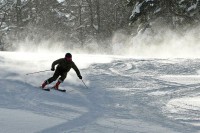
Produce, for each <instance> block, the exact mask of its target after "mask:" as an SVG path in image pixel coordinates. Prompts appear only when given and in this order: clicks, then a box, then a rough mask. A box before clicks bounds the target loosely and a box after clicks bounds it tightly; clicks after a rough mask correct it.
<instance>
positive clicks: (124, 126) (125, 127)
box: [0, 52, 200, 133]
mask: <svg viewBox="0 0 200 133" xmlns="http://www.w3.org/2000/svg"><path fill="white" fill-rule="evenodd" d="M64 55H65V53H43V54H41V53H26V52H0V69H1V71H0V114H1V115H0V132H2V133H3V132H4V133H13V132H15V133H27V132H28V133H200V91H199V88H200V75H199V72H200V59H186V58H179V59H158V58H149V59H148V58H145V59H144V58H141V59H139V58H137V59H136V58H133V57H120V56H114V55H87V54H74V53H72V55H73V60H74V62H75V63H76V64H77V66H78V67H79V68H80V71H81V74H82V76H83V80H84V81H85V83H86V85H87V86H88V87H89V89H87V88H85V86H84V85H83V84H82V82H81V81H80V80H79V79H78V77H77V75H76V74H75V72H74V71H73V70H71V71H70V72H69V73H68V76H67V78H66V80H65V82H64V83H62V84H61V88H63V89H66V90H67V92H66V93H63V92H58V91H55V90H51V91H50V92H46V91H42V90H39V88H38V86H39V85H40V84H41V83H42V82H43V81H44V80H46V79H47V78H49V77H50V76H52V74H53V72H51V71H49V72H43V73H37V74H32V75H26V74H27V73H31V72H36V71H41V70H46V69H50V67H51V63H52V62H53V61H54V60H55V59H58V58H61V57H63V56H64ZM52 85H54V83H53V84H52Z"/></svg>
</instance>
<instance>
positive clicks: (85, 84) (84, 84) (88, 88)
mask: <svg viewBox="0 0 200 133" xmlns="http://www.w3.org/2000/svg"><path fill="white" fill-rule="evenodd" d="M81 81H82V82H83V84H84V85H85V87H86V88H87V89H89V88H88V87H87V85H86V84H85V82H84V81H83V80H82V79H81Z"/></svg>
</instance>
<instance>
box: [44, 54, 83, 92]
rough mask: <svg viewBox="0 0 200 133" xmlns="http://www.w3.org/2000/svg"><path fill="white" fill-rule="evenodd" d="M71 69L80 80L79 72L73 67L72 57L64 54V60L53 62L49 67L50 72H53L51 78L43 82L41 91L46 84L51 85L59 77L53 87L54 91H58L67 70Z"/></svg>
mask: <svg viewBox="0 0 200 133" xmlns="http://www.w3.org/2000/svg"><path fill="white" fill-rule="evenodd" d="M56 65H57V67H56V70H55V66H56ZM71 68H73V69H74V70H75V72H76V74H77V76H78V77H79V79H82V76H81V74H80V71H79V69H78V68H77V66H76V65H75V63H74V62H73V61H72V55H71V54H70V53H66V54H65V58H61V59H58V60H55V61H54V62H53V63H52V65H51V70H52V71H54V70H55V72H54V74H53V77H51V78H49V79H47V80H45V81H44V83H43V84H42V86H41V87H42V89H44V87H45V86H46V85H47V84H51V83H52V82H53V81H55V80H57V78H58V77H59V76H60V78H59V79H58V81H57V83H56V84H55V85H54V86H53V88H54V89H59V85H60V83H62V82H63V81H64V80H65V78H66V76H67V73H68V72H69V70H70V69H71Z"/></svg>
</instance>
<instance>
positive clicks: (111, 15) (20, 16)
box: [0, 0, 200, 51]
mask: <svg viewBox="0 0 200 133" xmlns="http://www.w3.org/2000/svg"><path fill="white" fill-rule="evenodd" d="M199 14H200V3H199V0H109V1H108V0H1V1H0V50H1V51H7V50H11V51H12V50H15V49H16V47H18V45H17V44H20V42H27V41H28V42H32V43H31V45H39V44H41V42H43V41H44V40H49V42H51V43H50V44H48V45H49V47H51V46H52V45H57V42H60V43H62V44H64V45H65V47H66V48H69V49H70V48H72V49H73V48H85V47H87V46H88V44H95V45H92V46H89V47H87V49H89V50H90V51H92V49H91V48H92V47H95V46H98V47H99V48H102V49H106V50H107V51H109V50H110V49H109V48H110V47H112V46H111V45H113V43H115V41H114V42H113V38H114V37H115V35H116V34H118V36H117V38H118V37H119V36H122V35H124V36H128V37H130V38H131V37H134V36H137V35H138V34H145V32H147V31H148V35H151V36H156V35H157V34H160V31H162V30H166V29H167V30H171V31H173V32H175V33H177V34H180V35H183V34H184V33H185V32H187V31H188V30H189V29H192V28H196V27H198V25H199V19H200V15H199ZM126 39H127V38H124V39H121V40H120V39H119V41H122V42H124V41H126ZM115 40H116V39H115ZM122 45H126V43H123V44H122Z"/></svg>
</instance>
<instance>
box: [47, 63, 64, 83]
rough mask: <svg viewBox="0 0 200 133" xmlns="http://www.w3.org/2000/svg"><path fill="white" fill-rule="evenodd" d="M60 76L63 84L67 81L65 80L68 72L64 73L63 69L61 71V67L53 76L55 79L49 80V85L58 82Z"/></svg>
mask: <svg viewBox="0 0 200 133" xmlns="http://www.w3.org/2000/svg"><path fill="white" fill-rule="evenodd" d="M59 76H60V78H59V81H60V82H63V81H64V80H65V78H66V77H67V72H66V71H63V70H62V69H60V68H59V67H57V68H56V71H55V72H54V74H53V77H51V78H49V79H47V83H48V84H50V83H52V82H53V81H56V80H57V78H58V77H59Z"/></svg>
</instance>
